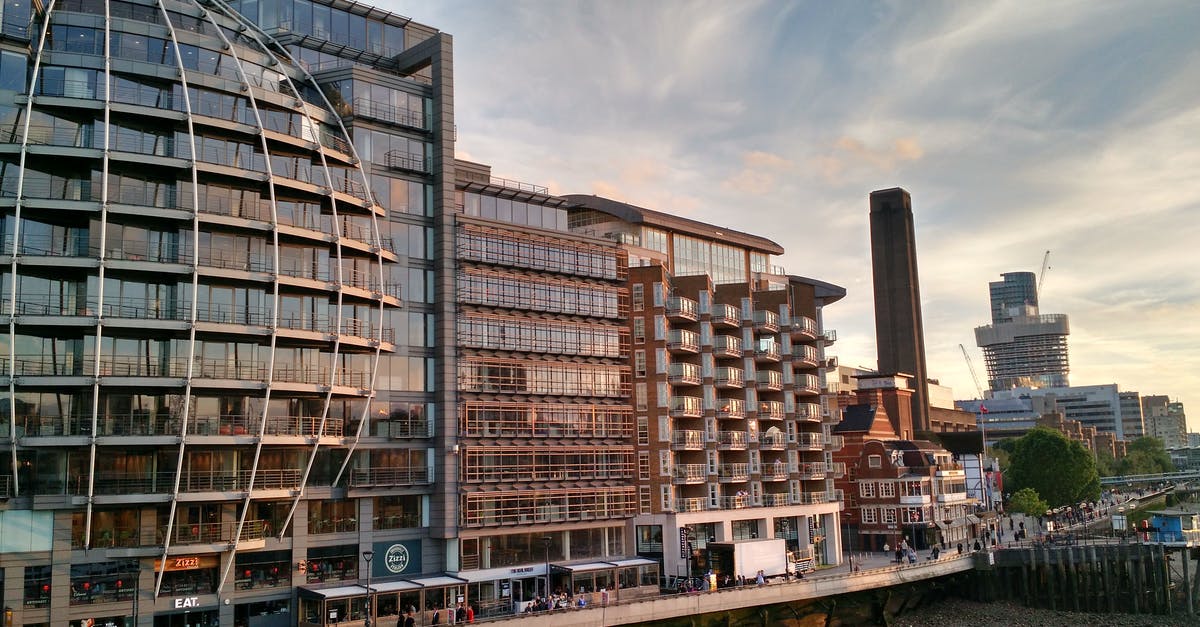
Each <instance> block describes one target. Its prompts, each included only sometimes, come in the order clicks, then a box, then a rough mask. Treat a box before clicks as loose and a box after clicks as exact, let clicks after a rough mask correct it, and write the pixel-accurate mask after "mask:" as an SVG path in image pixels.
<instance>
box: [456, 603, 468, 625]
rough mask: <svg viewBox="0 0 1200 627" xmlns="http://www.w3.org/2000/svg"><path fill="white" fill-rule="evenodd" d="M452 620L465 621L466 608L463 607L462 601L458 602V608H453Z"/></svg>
mask: <svg viewBox="0 0 1200 627" xmlns="http://www.w3.org/2000/svg"><path fill="white" fill-rule="evenodd" d="M454 622H456V623H465V622H467V608H465V607H463V604H462V603H459V604H458V608H457V609H455V610H454Z"/></svg>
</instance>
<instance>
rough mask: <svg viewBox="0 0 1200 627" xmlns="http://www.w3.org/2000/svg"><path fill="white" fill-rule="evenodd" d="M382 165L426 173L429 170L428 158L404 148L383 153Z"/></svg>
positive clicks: (394, 168)
mask: <svg viewBox="0 0 1200 627" xmlns="http://www.w3.org/2000/svg"><path fill="white" fill-rule="evenodd" d="M383 161H384V165H386V166H387V167H388V168H390V169H392V170H401V171H404V172H417V173H420V174H427V173H428V172H429V171H430V166H429V158H427V157H426V156H425V155H423V154H420V153H416V152H408V151H405V150H392V151H390V152H388V153H387V154H385V155H384V160H383Z"/></svg>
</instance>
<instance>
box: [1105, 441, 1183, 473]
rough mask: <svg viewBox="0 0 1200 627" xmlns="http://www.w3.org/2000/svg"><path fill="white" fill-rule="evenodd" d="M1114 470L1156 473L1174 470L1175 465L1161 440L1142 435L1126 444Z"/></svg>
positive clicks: (1118, 471)
mask: <svg viewBox="0 0 1200 627" xmlns="http://www.w3.org/2000/svg"><path fill="white" fill-rule="evenodd" d="M1114 470H1115V471H1116V474H1119V475H1156V474H1159V473H1164V472H1175V465H1174V464H1172V463H1171V456H1170V455H1169V454H1167V450H1166V449H1165V448H1163V442H1162V440H1160V439H1158V438H1151V437H1142V438H1138V439H1136V440H1134V441H1132V442H1130V443H1129V444H1128V445H1126V447H1125V457H1123V458H1121V459H1120V460H1119V461H1118V462H1117V463H1116V465H1115V468H1114Z"/></svg>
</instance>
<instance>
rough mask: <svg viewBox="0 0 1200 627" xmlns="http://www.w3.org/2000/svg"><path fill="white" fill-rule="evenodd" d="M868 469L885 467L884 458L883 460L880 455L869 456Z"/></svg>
mask: <svg viewBox="0 0 1200 627" xmlns="http://www.w3.org/2000/svg"><path fill="white" fill-rule="evenodd" d="M867 467H868V468H882V467H883V458H881V457H880V456H878V455H868V456H867Z"/></svg>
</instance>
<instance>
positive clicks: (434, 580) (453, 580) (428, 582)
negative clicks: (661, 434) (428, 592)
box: [371, 575, 467, 588]
mask: <svg viewBox="0 0 1200 627" xmlns="http://www.w3.org/2000/svg"><path fill="white" fill-rule="evenodd" d="M409 581H411V582H413V583H415V584H417V585H418V586H421V587H423V588H440V587H442V586H461V585H462V584H464V583H467V580H466V579H459V578H458V577H451V576H449V575H444V576H441V577H426V578H424V579H409ZM371 587H372V588H374V587H375V586H371Z"/></svg>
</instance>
